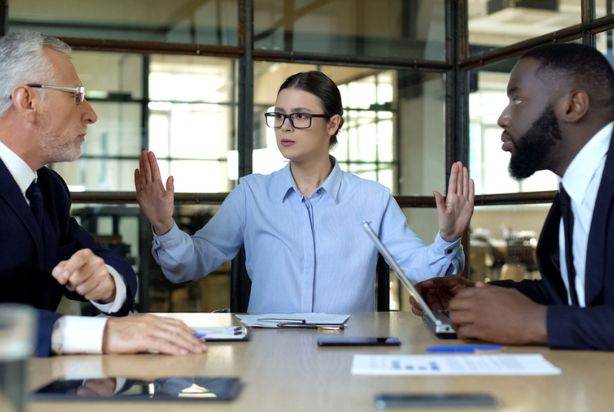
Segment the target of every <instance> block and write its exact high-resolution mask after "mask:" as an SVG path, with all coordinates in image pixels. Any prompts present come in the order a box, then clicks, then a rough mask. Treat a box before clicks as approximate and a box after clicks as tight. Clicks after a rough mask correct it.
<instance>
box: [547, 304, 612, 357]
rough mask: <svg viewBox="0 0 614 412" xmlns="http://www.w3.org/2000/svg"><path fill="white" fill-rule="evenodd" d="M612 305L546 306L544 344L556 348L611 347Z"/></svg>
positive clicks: (606, 348)
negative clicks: (545, 338)
mask: <svg viewBox="0 0 614 412" xmlns="http://www.w3.org/2000/svg"><path fill="white" fill-rule="evenodd" d="M612 319H614V307H613V306H610V305H600V306H592V307H585V308H581V307H578V306H567V305H553V306H549V307H548V314H547V322H546V324H547V327H548V344H549V346H550V347H552V348H556V349H596V350H614V322H612Z"/></svg>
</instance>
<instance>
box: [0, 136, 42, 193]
mask: <svg viewBox="0 0 614 412" xmlns="http://www.w3.org/2000/svg"><path fill="white" fill-rule="evenodd" d="M0 159H1V160H2V162H4V165H5V166H6V168H7V169H8V171H9V173H10V174H11V176H13V179H15V182H17V185H18V186H19V189H20V190H21V193H22V194H23V195H24V197H25V195H26V190H28V187H30V184H31V183H32V180H34V179H36V178H37V177H38V175H37V174H36V172H35V171H33V170H32V169H30V166H28V164H27V163H26V162H25V161H24V160H23V159H22V158H21V157H19V156H18V155H17V154H16V153H15V152H13V151H12V150H11V149H9V148H8V147H7V146H6V145H5V144H4V143H2V142H1V141H0Z"/></svg>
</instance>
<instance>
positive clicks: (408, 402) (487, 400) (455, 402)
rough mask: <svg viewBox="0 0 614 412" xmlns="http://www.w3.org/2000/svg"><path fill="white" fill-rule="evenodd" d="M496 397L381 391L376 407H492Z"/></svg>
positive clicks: (376, 397) (496, 403)
mask: <svg viewBox="0 0 614 412" xmlns="http://www.w3.org/2000/svg"><path fill="white" fill-rule="evenodd" d="M498 405H499V402H498V401H497V399H496V398H495V397H494V396H492V395H490V394H488V393H403V394H400V393H396V394H395V393H381V394H378V395H376V396H375V407H376V408H377V409H389V408H492V407H495V406H498Z"/></svg>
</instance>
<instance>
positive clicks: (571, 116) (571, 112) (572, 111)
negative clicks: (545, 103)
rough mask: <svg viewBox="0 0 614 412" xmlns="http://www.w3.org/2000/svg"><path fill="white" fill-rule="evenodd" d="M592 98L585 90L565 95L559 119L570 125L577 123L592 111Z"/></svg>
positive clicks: (560, 107) (561, 103)
mask: <svg viewBox="0 0 614 412" xmlns="http://www.w3.org/2000/svg"><path fill="white" fill-rule="evenodd" d="M590 104H591V101H590V97H589V95H588V93H586V92H585V91H584V90H573V91H571V92H569V93H568V94H567V95H565V96H564V97H563V98H562V99H561V102H560V106H559V113H558V114H559V116H558V117H559V119H560V120H561V121H564V122H568V123H577V122H578V121H579V120H580V119H582V118H583V117H584V116H585V115H586V113H587V112H588V111H589V109H590Z"/></svg>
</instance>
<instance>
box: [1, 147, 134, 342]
mask: <svg viewBox="0 0 614 412" xmlns="http://www.w3.org/2000/svg"><path fill="white" fill-rule="evenodd" d="M0 160H2V162H3V163H4V165H5V166H6V168H7V169H8V171H9V173H10V174H11V176H13V179H15V182H16V183H17V185H18V186H19V189H20V190H21V194H22V195H23V197H24V199H25V200H26V202H27V203H28V204H29V203H30V202H29V200H28V198H27V197H26V190H27V189H28V187H29V186H30V184H31V183H32V181H33V180H35V179H37V174H36V172H35V171H33V170H32V169H31V168H30V166H28V164H27V163H26V162H25V161H24V160H23V159H22V158H21V157H19V156H18V155H17V154H16V153H15V152H13V151H12V150H11V149H9V148H8V147H7V146H6V145H5V144H4V143H2V142H1V141H0ZM106 267H107V270H108V271H109V273H110V274H111V276H112V277H113V280H114V282H115V300H114V301H113V302H109V303H98V302H95V301H90V302H91V303H92V305H94V306H95V307H96V308H97V309H98V310H100V311H101V312H105V313H113V312H116V311H118V310H119V309H120V308H121V307H122V305H123V304H124V303H125V302H126V296H127V294H126V293H127V292H126V284H125V283H124V280H123V278H122V277H121V275H120V274H119V273H118V272H117V270H115V268H113V267H111V266H109V265H106ZM105 324H106V318H103V317H98V318H92V317H83V318H81V317H79V316H64V317H62V318H60V319H58V320H57V321H56V323H55V324H54V327H53V335H52V338H51V349H52V351H53V352H54V353H101V352H102V335H103V332H104V327H105ZM84 331H87V333H84Z"/></svg>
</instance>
